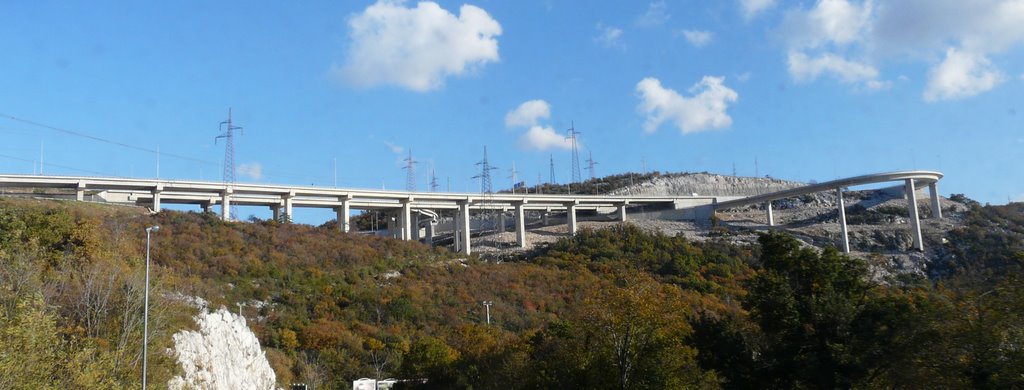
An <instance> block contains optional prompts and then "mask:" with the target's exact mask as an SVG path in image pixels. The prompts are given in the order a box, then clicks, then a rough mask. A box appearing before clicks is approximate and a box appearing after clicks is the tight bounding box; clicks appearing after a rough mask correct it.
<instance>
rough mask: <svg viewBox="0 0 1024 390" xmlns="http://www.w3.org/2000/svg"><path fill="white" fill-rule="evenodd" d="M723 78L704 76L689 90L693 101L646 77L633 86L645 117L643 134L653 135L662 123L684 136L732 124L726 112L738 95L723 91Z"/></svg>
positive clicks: (728, 89) (729, 90)
mask: <svg viewBox="0 0 1024 390" xmlns="http://www.w3.org/2000/svg"><path fill="white" fill-rule="evenodd" d="M724 81H725V78H724V77H711V76H704V78H703V79H702V80H701V81H700V82H698V83H697V84H695V85H694V86H693V87H691V88H690V90H689V92H690V93H691V94H693V96H692V97H684V96H682V95H680V94H679V93H678V92H676V91H674V90H672V89H668V88H665V87H662V85H661V81H659V80H658V79H656V78H653V77H648V78H645V79H643V80H641V81H640V82H639V83H637V84H636V91H637V93H638V94H639V95H640V106H639V110H640V111H641V112H643V113H644V115H646V116H647V120H646V121H645V122H644V130H645V131H647V132H654V131H656V130H657V129H658V127H660V126H661V124H662V123H664V122H665V121H672V122H673V123H674V124H675V125H676V127H678V128H679V130H680V131H682V132H683V134H687V133H692V132H698V131H704V130H711V129H719V128H723V127H728V126H729V125H731V124H732V118H731V117H729V114H728V113H727V112H726V110H727V109H728V108H729V103H733V102H735V101H736V100H737V99H738V98H739V95H738V94H737V93H736V91H734V90H732V89H730V88H729V87H726V86H725V84H724Z"/></svg>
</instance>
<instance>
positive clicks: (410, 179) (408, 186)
mask: <svg viewBox="0 0 1024 390" xmlns="http://www.w3.org/2000/svg"><path fill="white" fill-rule="evenodd" d="M402 161H405V166H404V167H402V169H405V190H406V191H409V192H413V191H416V172H414V170H415V168H414V166H415V165H416V164H417V163H419V161H416V160H413V159H412V149H409V157H406V158H405V160H402Z"/></svg>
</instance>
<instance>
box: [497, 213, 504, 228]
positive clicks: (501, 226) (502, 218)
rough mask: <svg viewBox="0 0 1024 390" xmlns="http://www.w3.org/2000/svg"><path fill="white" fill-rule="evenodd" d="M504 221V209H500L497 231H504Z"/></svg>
mask: <svg viewBox="0 0 1024 390" xmlns="http://www.w3.org/2000/svg"><path fill="white" fill-rule="evenodd" d="M505 222H506V221H505V210H501V213H499V214H498V229H497V232H498V233H504V232H505Z"/></svg>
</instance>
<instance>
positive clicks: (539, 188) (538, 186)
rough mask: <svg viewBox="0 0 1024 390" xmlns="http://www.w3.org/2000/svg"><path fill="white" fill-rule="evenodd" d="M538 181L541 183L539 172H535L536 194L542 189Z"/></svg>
mask: <svg viewBox="0 0 1024 390" xmlns="http://www.w3.org/2000/svg"><path fill="white" fill-rule="evenodd" d="M540 183H541V180H540V172H537V184H536V186H537V193H538V194H539V193H541V191H542V190H541V188H543V187H542V186H541V185H540Z"/></svg>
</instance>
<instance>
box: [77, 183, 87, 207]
mask: <svg viewBox="0 0 1024 390" xmlns="http://www.w3.org/2000/svg"><path fill="white" fill-rule="evenodd" d="M75 200H77V201H79V202H81V201H84V200H85V182H84V181H80V182H78V187H76V188H75Z"/></svg>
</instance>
